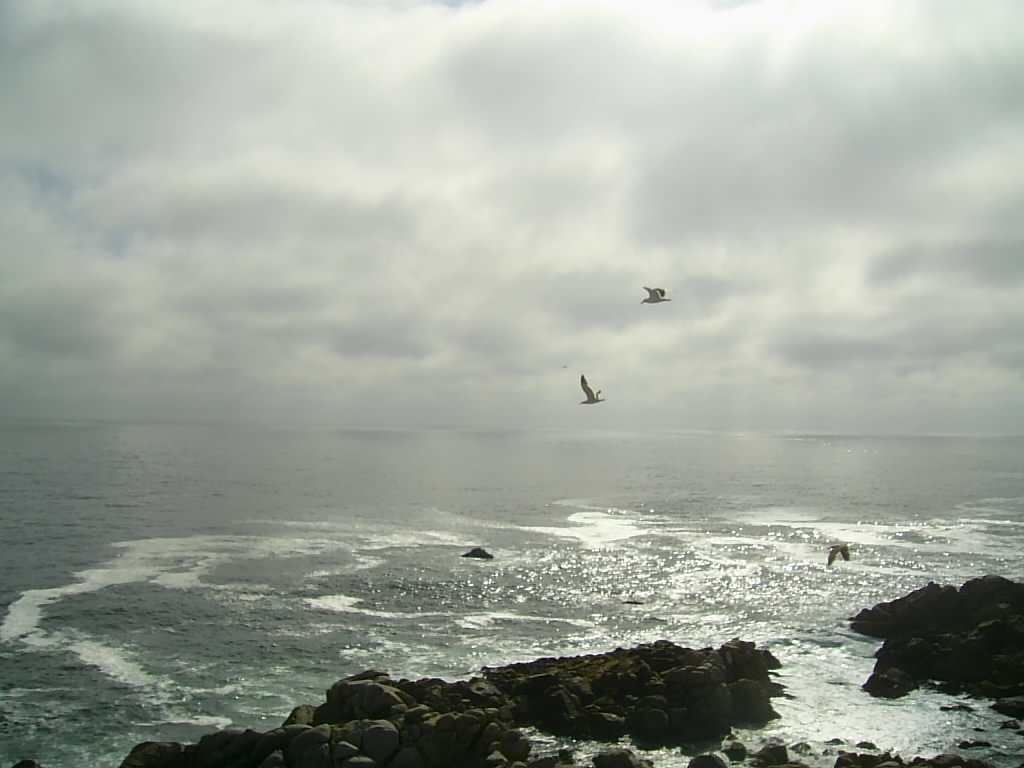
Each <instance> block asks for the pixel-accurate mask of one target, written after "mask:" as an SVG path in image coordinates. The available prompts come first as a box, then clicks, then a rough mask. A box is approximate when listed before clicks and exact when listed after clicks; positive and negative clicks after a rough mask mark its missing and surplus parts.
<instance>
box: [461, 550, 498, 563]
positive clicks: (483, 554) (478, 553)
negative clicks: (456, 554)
mask: <svg viewBox="0 0 1024 768" xmlns="http://www.w3.org/2000/svg"><path fill="white" fill-rule="evenodd" d="M462 557H476V558H479V559H480V560H493V559H494V555H492V554H491V553H490V552H488V551H487V550H486V549H484V548H483V547H473V548H472V549H471V550H469V551H468V552H465V553H463V555H462Z"/></svg>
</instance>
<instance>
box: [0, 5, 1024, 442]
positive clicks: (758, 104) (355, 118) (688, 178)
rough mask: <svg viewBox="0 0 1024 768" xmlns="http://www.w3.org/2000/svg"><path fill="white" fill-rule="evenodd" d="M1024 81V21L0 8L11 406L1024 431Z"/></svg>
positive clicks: (293, 417)
mask: <svg viewBox="0 0 1024 768" xmlns="http://www.w3.org/2000/svg"><path fill="white" fill-rule="evenodd" d="M1022 72H1024V6H1022V5H1021V4H1020V3H1019V2H1018V0H987V1H986V2H984V3H963V2H959V1H955V0H948V1H943V0H922V1H921V2H914V1H913V0H901V2H891V0H850V1H849V2H846V1H844V0H833V1H830V0H751V1H750V2H715V1H713V0H707V1H702V2H697V1H696V0H691V1H686V0H621V2H620V1H617V0H616V1H613V0H565V1H563V2H558V1H556V0H483V2H475V3H466V4H458V3H452V2H447V3H441V2H427V0H403V1H402V2H398V1H395V2H369V1H368V0H360V1H356V0H350V1H346V0H244V1H243V0H234V1H231V0H229V1H228V2H224V1H223V0H218V1H217V2H213V1H212V0H182V2H176V3H140V2H136V1H135V0H77V1H76V0H33V1H32V2H22V3H15V2H5V3H0V111H2V112H3V117H2V119H0V123H2V126H3V128H2V131H0V232H2V233H3V235H2V238H0V417H5V418H11V417H54V418H102V419H182V420H206V419H257V420H268V421H275V422H291V421H303V422H307V421H311V422H316V423H322V424H330V425H339V426H344V425H384V426H411V427H414V426H432V425H438V426H440V425H452V426H471V427H474V426H478V427H508V426H524V427H537V426H552V427H569V428H575V427H581V426H595V427H602V428H603V427H608V428H617V427H629V426H636V427H640V428H643V427H649V426H661V427H665V428H678V429H731V430H757V429H770V430H775V429H794V430H822V431H826V430H831V431H853V432H871V431H885V432H1024V215H1022V213H1024V79H1022V77H1021V73H1022ZM644 285H657V286H662V287H664V288H665V289H666V290H667V291H668V295H669V296H670V297H672V298H673V301H672V302H671V303H666V304H660V305H654V306H652V305H641V303H640V301H641V299H643V298H644V296H645V293H644V291H643V290H642V286H644ZM581 372H585V373H586V374H587V376H588V378H589V379H590V380H591V383H592V384H594V386H595V388H600V389H603V390H604V394H605V396H606V397H607V399H608V402H607V403H606V404H605V405H602V406H598V407H596V408H580V407H579V406H578V405H577V403H578V402H579V400H580V399H581V398H582V392H581V390H580V388H579V383H578V380H579V375H580V373H581Z"/></svg>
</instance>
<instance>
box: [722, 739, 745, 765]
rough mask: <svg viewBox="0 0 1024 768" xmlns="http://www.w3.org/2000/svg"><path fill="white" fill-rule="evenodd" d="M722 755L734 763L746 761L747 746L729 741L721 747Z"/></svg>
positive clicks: (739, 742)
mask: <svg viewBox="0 0 1024 768" xmlns="http://www.w3.org/2000/svg"><path fill="white" fill-rule="evenodd" d="M722 753H723V754H724V755H725V756H726V757H728V758H729V759H730V760H731V761H732V762H734V763H740V762H743V761H744V760H746V759H747V745H746V744H744V743H743V742H742V741H729V742H726V743H725V744H723V745H722Z"/></svg>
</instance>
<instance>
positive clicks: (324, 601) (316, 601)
mask: <svg viewBox="0 0 1024 768" xmlns="http://www.w3.org/2000/svg"><path fill="white" fill-rule="evenodd" d="M305 602H306V604H307V605H310V606H312V607H313V608H318V609H320V610H324V611H334V612H336V613H360V614H363V615H364V616H377V617H379V618H384V619H422V618H426V617H428V616H445V615H446V614H444V613H440V612H437V611H416V612H414V613H409V612H403V611H375V610H373V609H372V608H363V607H361V606H360V603H362V602H363V601H362V599H361V598H358V597H351V596H349V595H322V596H321V597H308V598H306V601H305Z"/></svg>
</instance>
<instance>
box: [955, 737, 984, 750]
mask: <svg viewBox="0 0 1024 768" xmlns="http://www.w3.org/2000/svg"><path fill="white" fill-rule="evenodd" d="M957 746H958V747H959V748H960V749H978V748H979V747H991V746H992V742H990V741H983V740H978V739H975V740H965V741H961V742H960V743H959V744H957Z"/></svg>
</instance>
